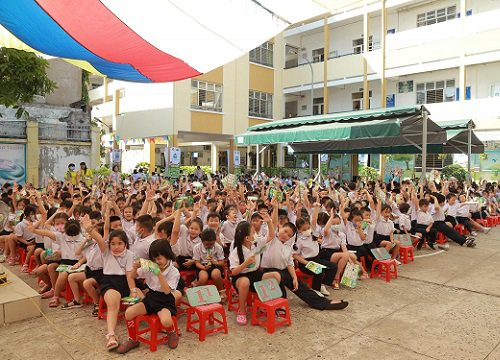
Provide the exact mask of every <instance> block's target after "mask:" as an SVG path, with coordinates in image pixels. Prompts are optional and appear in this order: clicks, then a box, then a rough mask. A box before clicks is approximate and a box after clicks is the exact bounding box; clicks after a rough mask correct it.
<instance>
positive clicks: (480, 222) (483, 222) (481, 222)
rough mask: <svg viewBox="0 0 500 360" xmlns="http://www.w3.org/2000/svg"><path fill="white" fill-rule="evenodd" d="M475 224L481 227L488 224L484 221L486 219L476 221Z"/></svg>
mask: <svg viewBox="0 0 500 360" xmlns="http://www.w3.org/2000/svg"><path fill="white" fill-rule="evenodd" d="M476 222H477V223H478V224H481V225H483V226H488V222H487V221H486V219H477V220H476Z"/></svg>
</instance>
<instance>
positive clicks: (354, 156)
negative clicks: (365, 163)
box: [351, 154, 359, 176]
mask: <svg viewBox="0 0 500 360" xmlns="http://www.w3.org/2000/svg"><path fill="white" fill-rule="evenodd" d="M358 165H359V156H358V154H352V155H351V167H352V176H358Z"/></svg>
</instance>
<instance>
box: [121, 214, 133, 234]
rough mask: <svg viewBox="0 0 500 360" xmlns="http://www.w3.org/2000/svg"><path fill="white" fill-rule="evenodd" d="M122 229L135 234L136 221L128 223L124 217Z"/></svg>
mask: <svg viewBox="0 0 500 360" xmlns="http://www.w3.org/2000/svg"><path fill="white" fill-rule="evenodd" d="M122 229H123V231H126V232H127V233H128V232H130V233H131V234H135V221H134V220H132V221H128V220H125V218H123V217H122Z"/></svg>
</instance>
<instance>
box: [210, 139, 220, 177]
mask: <svg viewBox="0 0 500 360" xmlns="http://www.w3.org/2000/svg"><path fill="white" fill-rule="evenodd" d="M218 162H219V151H218V149H217V145H215V144H212V145H211V149H210V166H211V167H212V172H214V173H215V172H216V171H217V168H218V167H219V164H218Z"/></svg>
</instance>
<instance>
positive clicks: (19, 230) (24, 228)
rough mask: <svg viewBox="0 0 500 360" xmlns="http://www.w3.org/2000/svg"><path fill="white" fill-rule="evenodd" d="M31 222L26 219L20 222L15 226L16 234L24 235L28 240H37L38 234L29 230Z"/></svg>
mask: <svg viewBox="0 0 500 360" xmlns="http://www.w3.org/2000/svg"><path fill="white" fill-rule="evenodd" d="M28 225H29V222H28V221H27V220H26V219H24V220H23V221H21V222H20V223H19V224H17V225H16V226H15V227H14V234H16V236H19V237H22V238H23V239H24V240H26V241H31V240H36V237H37V236H36V235H35V234H33V233H32V232H31V231H29V230H28Z"/></svg>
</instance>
